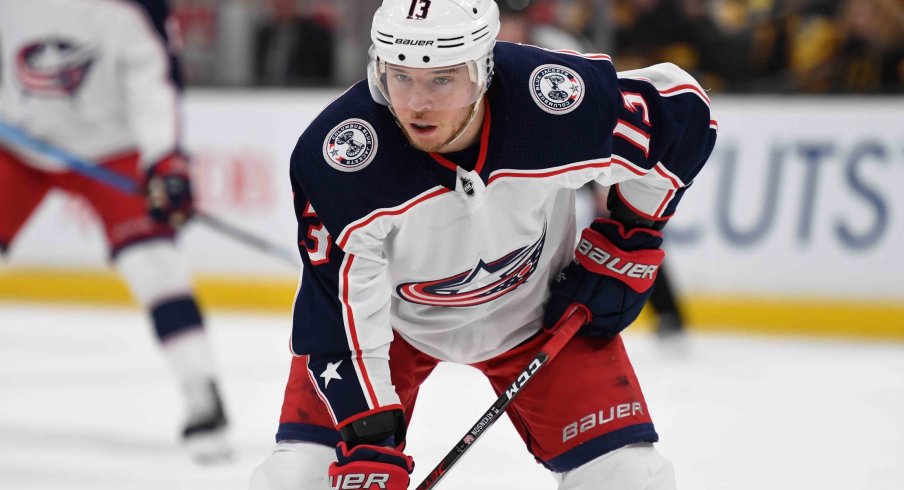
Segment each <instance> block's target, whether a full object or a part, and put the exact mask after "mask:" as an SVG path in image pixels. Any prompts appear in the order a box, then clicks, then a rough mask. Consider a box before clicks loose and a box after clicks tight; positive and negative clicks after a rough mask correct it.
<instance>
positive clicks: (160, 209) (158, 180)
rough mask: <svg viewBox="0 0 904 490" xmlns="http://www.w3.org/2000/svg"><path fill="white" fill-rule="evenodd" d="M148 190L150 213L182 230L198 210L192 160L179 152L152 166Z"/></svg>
mask: <svg viewBox="0 0 904 490" xmlns="http://www.w3.org/2000/svg"><path fill="white" fill-rule="evenodd" d="M144 190H145V193H146V196H147V206H148V213H149V214H150V215H151V218H153V219H154V220H155V221H159V222H161V223H169V225H170V226H172V227H173V228H176V229H178V228H179V227H181V226H182V225H183V224H185V222H186V221H188V218H189V217H191V215H192V212H194V198H193V197H192V191H191V180H190V178H189V174H188V161H187V160H186V159H185V157H183V156H182V155H180V154H178V153H174V154H172V155H170V156H168V157H166V158H164V159H162V160H160V161H159V162H157V163H155V164H154V165H152V166H151V168H149V169H148V171H147V176H146V178H145V185H144Z"/></svg>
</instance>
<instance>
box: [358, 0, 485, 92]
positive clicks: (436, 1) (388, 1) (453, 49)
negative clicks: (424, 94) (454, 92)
mask: <svg viewBox="0 0 904 490" xmlns="http://www.w3.org/2000/svg"><path fill="white" fill-rule="evenodd" d="M498 34H499V7H498V6H497V5H496V2H495V1H494V0H384V1H383V5H382V6H381V7H380V8H379V9H377V11H376V13H375V14H374V19H373V24H372V27H371V31H370V37H371V40H372V41H373V45H372V46H371V48H370V63H369V66H368V70H367V78H368V81H369V82H370V88H371V95H372V96H373V98H374V100H375V101H377V102H378V103H381V104H383V105H388V106H392V107H397V108H398V107H400V106H404V105H405V101H404V100H402V99H403V97H401V96H400V95H399V92H398V90H391V88H392V87H390V86H389V84H390V82H389V81H388V79H389V78H390V77H391V76H392V73H390V76H387V70H389V71H390V72H392V71H393V70H396V71H398V70H401V71H403V72H406V73H408V74H411V73H428V74H429V73H430V72H431V71H434V72H438V71H442V72H444V73H449V72H455V71H458V72H461V73H464V74H466V77H464V79H465V80H467V82H468V83H469V84H470V86H469V87H468V93H470V94H471V95H470V97H466V99H467V100H465V101H462V100H461V98H458V99H457V100H455V101H452V100H451V99H450V98H449V97H445V98H443V100H446V101H449V102H455V103H459V104H465V103H466V104H473V103H474V102H476V101H477V100H479V99H480V97H481V96H482V95H483V93H484V92H485V91H486V89H487V87H488V86H489V83H490V79H491V78H492V74H493V47H494V46H495V45H496V36H497V35H498ZM446 82H448V81H447V80H446ZM458 82H459V83H460V82H462V80H461V77H459V79H458ZM444 83H445V82H444ZM395 87H396V89H398V84H396V85H395ZM437 95H438V96H442V95H443V94H442V93H441V92H440V93H438V94H437Z"/></svg>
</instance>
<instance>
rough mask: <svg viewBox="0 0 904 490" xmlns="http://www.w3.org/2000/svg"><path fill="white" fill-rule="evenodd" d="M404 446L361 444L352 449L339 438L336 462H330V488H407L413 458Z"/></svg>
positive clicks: (399, 489)
mask: <svg viewBox="0 0 904 490" xmlns="http://www.w3.org/2000/svg"><path fill="white" fill-rule="evenodd" d="M402 448H403V446H399V447H397V448H391V447H383V446H371V445H359V446H355V447H353V448H352V449H349V448H348V446H346V444H345V442H344V441H343V442H340V443H339V445H338V446H337V447H336V457H337V462H335V463H333V464H331V465H330V488H340V489H341V488H355V489H361V490H378V489H380V490H407V489H408V483H409V481H410V478H409V476H408V475H410V474H411V472H412V471H413V470H414V460H413V459H411V456H407V455H405V453H403V452H402Z"/></svg>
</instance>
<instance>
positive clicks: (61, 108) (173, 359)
mask: <svg viewBox="0 0 904 490" xmlns="http://www.w3.org/2000/svg"><path fill="white" fill-rule="evenodd" d="M168 14H169V9H168V6H167V4H166V2H165V0H140V1H132V0H129V1H106V0H28V1H21V0H0V50H2V51H0V63H2V65H0V122H3V123H4V124H5V125H7V127H16V128H17V129H19V130H22V131H24V132H26V133H28V134H30V135H31V136H33V137H36V138H40V139H43V140H45V141H46V142H48V143H49V144H51V145H54V146H56V147H58V148H60V149H62V150H65V151H67V152H69V153H72V154H74V155H76V156H78V157H80V158H83V159H86V160H90V161H93V162H97V165H100V166H102V167H104V168H106V169H107V170H109V171H112V172H116V173H118V174H121V175H123V176H126V177H128V178H130V179H134V180H135V182H136V183H137V184H138V185H139V186H141V187H142V188H144V189H145V190H146V192H147V194H146V196H143V195H134V196H129V195H125V194H123V193H121V192H120V191H118V190H116V189H113V188H111V187H108V186H107V185H105V184H103V183H100V182H97V181H93V180H92V179H91V178H89V177H86V176H83V175H79V174H77V173H74V172H72V171H68V169H67V168H66V167H64V166H63V165H62V164H61V163H60V162H58V161H55V160H53V159H52V158H48V157H45V156H44V155H41V154H38V153H35V152H33V151H29V150H27V149H25V148H21V147H19V146H17V145H16V144H15V143H11V142H9V141H3V138H0V251H5V250H6V249H7V248H8V247H9V246H10V245H11V244H12V242H13V240H14V238H15V237H16V235H17V233H18V232H19V230H20V229H21V228H22V226H23V224H24V223H25V222H26V221H27V220H28V218H29V216H31V214H32V212H33V211H34V210H35V208H36V207H37V206H38V204H40V202H41V201H42V200H43V198H44V196H45V195H46V194H47V192H48V191H49V190H51V189H59V190H62V191H65V192H67V193H70V194H73V195H77V196H80V197H81V198H83V199H84V200H85V201H87V202H88V203H89V204H90V205H91V207H92V208H93V210H94V211H95V212H96V213H97V215H98V217H99V218H100V219H101V221H102V222H103V227H104V231H105V235H106V239H107V243H108V245H109V249H110V257H111V259H112V261H113V262H114V263H115V264H116V266H117V268H118V269H119V271H120V272H121V274H122V276H123V277H124V278H125V280H126V282H127V283H128V285H129V287H130V289H131V291H132V293H133V295H134V297H135V298H136V300H137V301H138V302H139V303H140V304H141V306H142V307H144V308H146V309H147V310H148V312H149V313H150V317H151V319H152V322H153V325H154V328H155V330H156V334H157V337H158V338H159V340H160V342H161V345H162V347H163V350H164V352H165V353H166V354H167V357H168V360H169V361H170V364H171V366H172V368H173V370H174V371H175V374H176V376H177V378H178V380H179V382H180V384H181V391H183V392H184V396H185V400H186V404H187V408H188V417H187V421H186V423H185V426H184V429H183V433H182V435H183V438H184V440H185V442H186V443H187V445H188V447H189V449H190V451H191V452H192V454H193V456H194V457H196V458H197V459H198V460H201V461H210V460H216V459H220V458H222V457H224V456H226V455H228V453H229V447H228V445H227V443H226V440H225V436H224V429H225V428H226V419H225V416H224V412H223V407H222V404H221V399H220V396H219V394H218V393H217V385H216V383H215V380H214V372H213V368H212V365H213V360H212V356H211V352H210V348H209V345H208V340H207V337H206V335H205V333H204V328H203V326H204V323H203V320H202V318H201V313H200V311H199V309H198V305H197V302H196V300H195V296H194V293H193V291H192V287H191V284H190V278H189V274H188V270H187V268H186V266H185V265H184V264H183V263H182V261H181V259H180V257H178V256H177V253H176V250H175V248H174V246H173V239H174V235H175V231H176V229H177V228H178V227H179V226H181V225H182V224H183V223H184V222H185V220H186V219H187V218H188V217H189V216H190V215H191V212H192V193H191V182H190V181H189V175H188V169H187V163H186V159H185V156H184V155H183V154H182V153H181V151H180V146H179V144H180V142H179V108H178V104H179V97H180V93H179V92H180V89H181V84H180V77H179V73H178V70H177V66H176V64H175V58H174V56H173V53H172V52H171V51H170V49H169V46H170V45H169V42H168V36H167V32H166V30H165V27H166V25H167V20H168Z"/></svg>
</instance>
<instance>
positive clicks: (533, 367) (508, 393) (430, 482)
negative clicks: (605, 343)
mask: <svg viewBox="0 0 904 490" xmlns="http://www.w3.org/2000/svg"><path fill="white" fill-rule="evenodd" d="M589 320H590V312H589V311H587V307H585V306H584V305H582V304H580V303H572V304H571V306H569V307H568V309H566V310H565V313H564V314H563V315H562V318H561V319H559V322H558V323H556V325H555V326H554V327H553V330H552V331H553V334H552V337H551V338H550V339H549V340H547V341H546V343H545V344H543V347H541V348H540V352H539V353H537V355H536V356H535V357H534V359H533V360H532V361H531V362H530V363H529V364H528V365H527V367H525V368H524V370H523V371H521V374H519V375H518V377H517V378H515V380H514V381H512V384H510V385H509V387H508V388H506V390H505V392H503V393H502V394H501V395H499V398H497V399H496V401H495V402H494V403H493V405H491V406H490V408H489V409H488V410H487V411H486V412H484V414H483V415H482V416H481V417H480V418H479V419H477V423H476V424H474V425H473V426H471V428H470V429H469V430H468V432H467V433H466V434H465V435H464V437H462V438H461V440H460V441H458V444H456V445H455V447H454V448H452V450H451V451H449V452H448V453H447V454H446V456H445V457H444V458H443V460H442V461H440V462H439V464H438V465H436V467H435V468H433V471H431V472H430V474H429V475H427V477H426V478H424V481H422V482H421V484H420V485H418V486H417V488H416V490H430V489H431V488H433V487H435V486H436V484H437V483H439V481H440V480H441V479H442V478H443V477H444V476H446V474H447V473H448V472H449V470H451V469H452V466H454V465H455V463H457V462H458V460H459V459H460V458H461V457H462V456H463V455H464V454H465V452H466V451H467V450H468V449H470V448H471V446H473V445H474V443H476V442H477V439H478V438H480V436H481V435H483V434H484V433H485V432H486V431H487V429H489V428H490V427H491V426H492V425H493V424H494V423H496V421H497V420H498V419H499V417H500V416H501V415H502V413H503V412H505V409H507V408H508V406H509V405H510V404H511V403H512V401H513V400H514V399H515V397H517V396H518V394H519V393H521V391H522V390H523V389H524V387H525V386H526V385H527V383H528V382H529V381H530V380H531V379H533V378H534V376H536V375H537V373H538V372H539V371H540V369H541V368H543V366H545V365H547V364H549V361H552V360H553V359H554V358H555V357H556V355H558V354H559V351H561V350H562V348H563V347H565V344H567V343H568V341H569V340H571V338H572V337H574V335H575V334H576V333H577V332H578V330H580V328H581V327H582V326H583V325H584V324H585V323H587V322H588V321H589Z"/></svg>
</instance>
